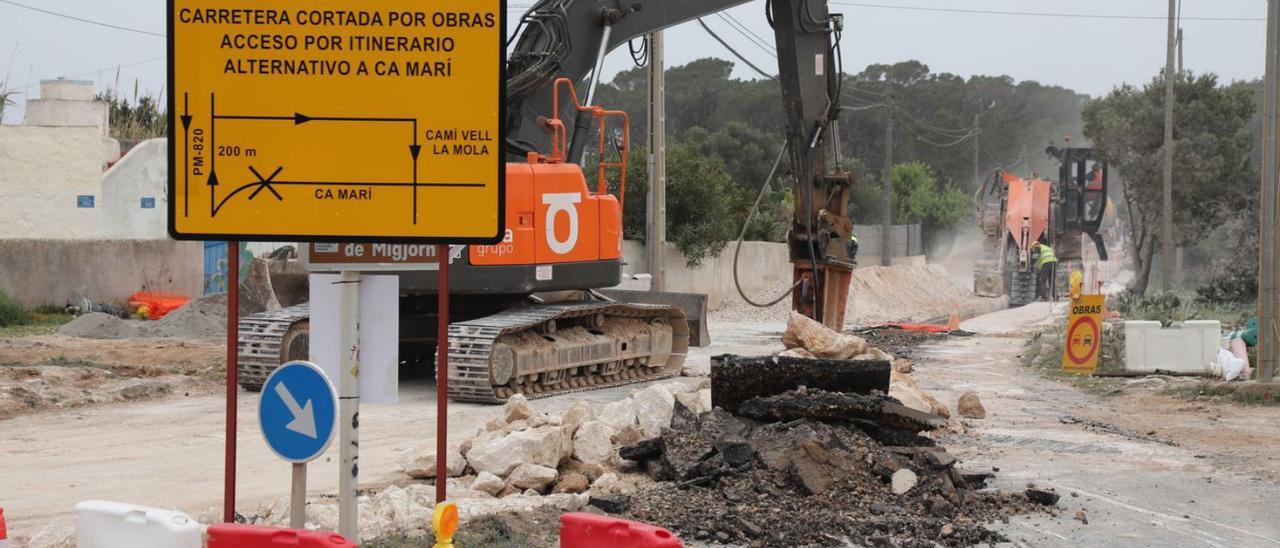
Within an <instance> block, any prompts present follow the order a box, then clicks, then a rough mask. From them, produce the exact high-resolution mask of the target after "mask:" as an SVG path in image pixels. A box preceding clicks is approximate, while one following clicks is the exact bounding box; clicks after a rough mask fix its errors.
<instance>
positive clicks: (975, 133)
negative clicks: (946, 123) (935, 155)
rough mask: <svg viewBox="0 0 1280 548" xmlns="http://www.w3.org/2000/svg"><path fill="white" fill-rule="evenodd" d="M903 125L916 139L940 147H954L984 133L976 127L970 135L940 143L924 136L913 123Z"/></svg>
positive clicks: (904, 119)
mask: <svg viewBox="0 0 1280 548" xmlns="http://www.w3.org/2000/svg"><path fill="white" fill-rule="evenodd" d="M901 120H902V121H904V122H905V121H906V120H907V119H906V118H901ZM902 127H905V128H907V131H908V132H910V133H911V135H913V136H915V138H916V139H919V140H921V141H923V142H925V143H928V144H930V145H933V146H935V147H938V148H951V147H953V146H956V145H959V144H960V143H963V142H965V141H968V140H969V139H972V138H973V137H977V136H978V135H980V134H981V133H982V132H981V131H979V130H978V129H976V128H975V129H974V130H973V131H970V132H969V134H968V135H964V136H962V137H960V138H957V139H956V140H954V141H951V142H948V143H939V142H936V141H933V140H930V139H928V138H926V137H924V136H923V135H920V133H918V132H917V131H916V129H915V128H914V127H912V125H911V124H902Z"/></svg>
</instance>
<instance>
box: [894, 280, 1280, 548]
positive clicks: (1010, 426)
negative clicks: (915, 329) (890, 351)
mask: <svg viewBox="0 0 1280 548" xmlns="http://www.w3.org/2000/svg"><path fill="white" fill-rule="evenodd" d="M1052 308H1053V307H1050V306H1049V305H1047V304H1044V303H1039V304H1034V305H1031V306H1028V307H1024V308H1021V309H1015V310H1009V311H1005V312H1000V313H995V314H990V315H987V316H983V317H980V318H976V319H974V320H970V321H968V322H965V323H964V324H962V327H963V328H964V329H967V330H970V331H976V332H978V333H979V334H978V335H977V336H974V337H965V338H959V337H953V338H950V339H947V340H945V341H943V342H940V343H936V344H930V345H927V346H924V347H922V348H920V349H919V352H918V354H917V359H916V361H915V365H916V373H915V377H916V379H917V380H918V381H919V382H920V383H921V385H922V386H924V387H925V388H926V389H928V390H931V391H932V392H933V394H934V395H935V396H936V397H937V398H938V399H940V400H942V402H943V403H945V404H947V405H948V406H950V407H951V408H952V409H954V408H955V405H956V402H957V400H958V399H959V396H960V394H961V393H963V392H964V391H965V390H973V391H975V392H977V393H978V394H979V395H980V397H981V398H982V403H983V405H984V406H985V408H986V411H987V418H985V419H981V420H969V419H962V422H963V423H964V425H966V426H967V428H966V429H965V430H966V431H964V432H962V433H959V434H952V435H948V436H945V437H944V438H943V440H942V441H943V444H944V445H946V446H947V447H948V448H949V449H950V450H951V452H952V453H954V454H956V455H957V456H958V457H960V458H961V460H962V462H963V464H962V466H963V467H964V468H965V469H971V470H985V471H990V470H993V469H998V470H999V471H998V472H997V473H996V481H995V484H994V485H995V486H996V487H1000V488H1008V489H1015V488H1019V487H1021V486H1024V485H1025V484H1027V483H1031V482H1034V483H1035V484H1036V485H1039V486H1045V487H1052V488H1055V489H1057V490H1058V491H1059V492H1060V493H1061V494H1062V499H1061V501H1060V502H1059V507H1060V509H1061V511H1060V513H1059V517H1058V518H1057V519H1052V518H1050V519H1046V518H1036V517H1019V518H1014V519H1013V520H1012V521H1011V522H1010V523H1009V524H1006V525H1002V526H1001V529H1002V530H1003V531H1004V532H1005V533H1006V534H1007V535H1008V536H1009V538H1010V539H1011V540H1012V541H1014V543H1015V544H1017V545H1022V546H1104V545H1105V546H1216V547H1224V548H1225V547H1237V546H1276V545H1280V521H1277V520H1276V519H1275V516H1274V507H1275V504H1276V502H1277V501H1280V485H1278V484H1277V483H1276V482H1275V479H1274V478H1275V476H1274V474H1275V472H1276V471H1277V468H1280V462H1278V461H1277V460H1276V457H1274V453H1272V455H1265V454H1262V452H1261V451H1256V450H1247V449H1246V450H1244V451H1243V452H1242V451H1241V450H1242V449H1245V448H1247V446H1250V445H1253V444H1255V443H1260V442H1261V443H1266V444H1267V447H1270V448H1274V447H1276V446H1277V442H1280V439H1277V437H1280V433H1277V429H1276V428H1275V426H1274V425H1275V424H1276V421H1277V419H1280V410H1278V409H1276V408H1274V407H1272V408H1244V407H1240V406H1237V405H1233V404H1212V405H1213V406H1214V407H1215V408H1217V409H1216V412H1209V413H1206V412H1205V411H1203V410H1202V408H1203V407H1205V406H1206V405H1209V404H1197V405H1190V404H1187V403H1186V402H1182V403H1178V402H1176V401H1175V400H1173V399H1172V398H1168V397H1164V396H1153V395H1148V396H1142V397H1141V398H1140V401H1134V399H1135V398H1133V397H1128V396H1125V395H1120V396H1114V397H1106V398H1104V397H1100V396H1091V395H1088V394H1086V393H1084V392H1082V391H1080V390H1079V389H1076V388H1074V387H1072V386H1070V385H1068V384H1065V383H1063V382H1061V381H1057V380H1052V379H1049V378H1046V377H1045V376H1044V375H1043V374H1042V373H1040V372H1037V371H1034V370H1029V369H1027V368H1025V367H1023V366H1021V365H1019V363H1018V354H1019V352H1020V351H1021V350H1022V347H1023V343H1024V340H1025V339H1026V337H1027V336H1028V330H1029V328H1030V327H1032V326H1034V325H1036V324H1037V323H1040V322H1041V321H1042V320H1044V319H1046V318H1049V317H1050V316H1051V315H1053V314H1060V313H1061V311H1060V310H1058V311H1054V310H1053V309H1052ZM1157 400H1163V401H1164V402H1165V403H1163V404H1157V403H1156V402H1157ZM1214 416H1217V417H1218V421H1217V424H1216V425H1215V423H1214V421H1213V418H1212V417H1214ZM1207 428H1219V429H1222V428H1228V429H1230V428H1237V429H1239V435H1229V434H1227V433H1224V434H1223V435H1219V436H1217V437H1216V438H1214V439H1213V440H1212V441H1211V442H1207V443H1206V438H1205V437H1204V436H1203V435H1196V432H1197V431H1199V430H1202V429H1207ZM1248 432H1252V436H1250V435H1248ZM1263 432H1266V433H1265V434H1263ZM1259 436H1264V437H1265V438H1267V439H1265V440H1262V439H1259ZM1267 478H1270V479H1267ZM1080 511H1083V512H1084V513H1083V514H1080V517H1083V518H1085V519H1087V520H1088V524H1085V523H1084V522H1083V521H1082V520H1079V519H1077V512H1080Z"/></svg>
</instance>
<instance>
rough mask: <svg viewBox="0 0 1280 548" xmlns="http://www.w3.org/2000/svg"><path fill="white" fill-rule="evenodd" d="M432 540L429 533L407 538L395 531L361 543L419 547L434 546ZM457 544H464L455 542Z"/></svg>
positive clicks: (380, 546)
mask: <svg viewBox="0 0 1280 548" xmlns="http://www.w3.org/2000/svg"><path fill="white" fill-rule="evenodd" d="M434 544H435V543H434V542H433V541H432V539H431V538H430V535H428V536H426V537H422V538H409V537H408V536H406V535H404V534H403V533H396V534H393V535H390V536H386V537H382V538H379V539H374V540H371V541H369V542H366V543H364V544H363V546H364V547H365V548H420V547H429V546H434ZM455 545H457V546H464V545H462V544H457V543H456V542H455Z"/></svg>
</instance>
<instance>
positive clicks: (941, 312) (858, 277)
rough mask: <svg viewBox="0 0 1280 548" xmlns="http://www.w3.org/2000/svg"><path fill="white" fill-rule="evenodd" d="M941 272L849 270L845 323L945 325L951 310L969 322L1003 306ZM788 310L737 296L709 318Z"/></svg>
mask: <svg viewBox="0 0 1280 548" xmlns="http://www.w3.org/2000/svg"><path fill="white" fill-rule="evenodd" d="M970 286H972V282H970V284H969V285H968V286H965V285H961V284H960V283H959V282H958V281H957V280H956V279H955V277H954V276H953V275H952V274H951V273H950V272H948V271H947V269H945V268H943V267H942V266H938V265H927V266H905V265H899V266H888V267H882V266H868V267H863V268H858V269H856V270H854V271H853V279H852V280H851V282H850V284H849V303H848V306H847V307H846V310H845V325H846V326H849V327H861V326H867V325H873V324H876V323H883V322H927V321H940V320H941V321H945V319H946V317H947V316H948V315H950V314H951V313H952V312H953V311H955V312H957V313H958V314H959V315H960V317H961V318H972V317H975V316H980V315H982V314H986V313H989V312H993V311H995V310H1000V309H1003V308H1005V307H1006V302H1005V301H1004V300H1003V299H988V298H983V297H977V296H974V295H973V293H972V290H971V287H970ZM786 290H787V284H782V285H780V286H778V287H774V288H771V289H770V290H769V291H762V292H760V294H759V295H754V296H753V298H754V299H755V300H757V301H764V300H767V299H769V298H774V297H776V296H777V295H780V294H782V293H783V292H785V291H786ZM790 311H791V301H790V299H783V300H782V301H780V302H778V303H777V304H774V305H773V306H770V307H767V308H757V307H754V306H751V305H750V304H747V303H746V302H744V301H742V300H741V299H739V298H736V297H735V298H733V299H729V300H727V301H726V302H725V303H724V304H723V305H721V307H720V308H719V309H717V310H713V311H711V313H710V318H711V319H712V320H715V321H721V322H758V321H781V322H785V321H786V319H787V315H788V314H789V313H790Z"/></svg>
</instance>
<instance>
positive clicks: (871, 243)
mask: <svg viewBox="0 0 1280 548" xmlns="http://www.w3.org/2000/svg"><path fill="white" fill-rule="evenodd" d="M882 228H883V227H882V226H881V225H853V234H854V235H855V236H857V237H858V248H859V251H858V254H859V255H861V256H875V257H879V256H880V249H881V248H880V245H881V244H880V241H881V240H880V234H881V232H882ZM916 255H924V240H923V239H922V237H921V234H920V225H919V224H910V225H889V256H890V257H911V256H916Z"/></svg>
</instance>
